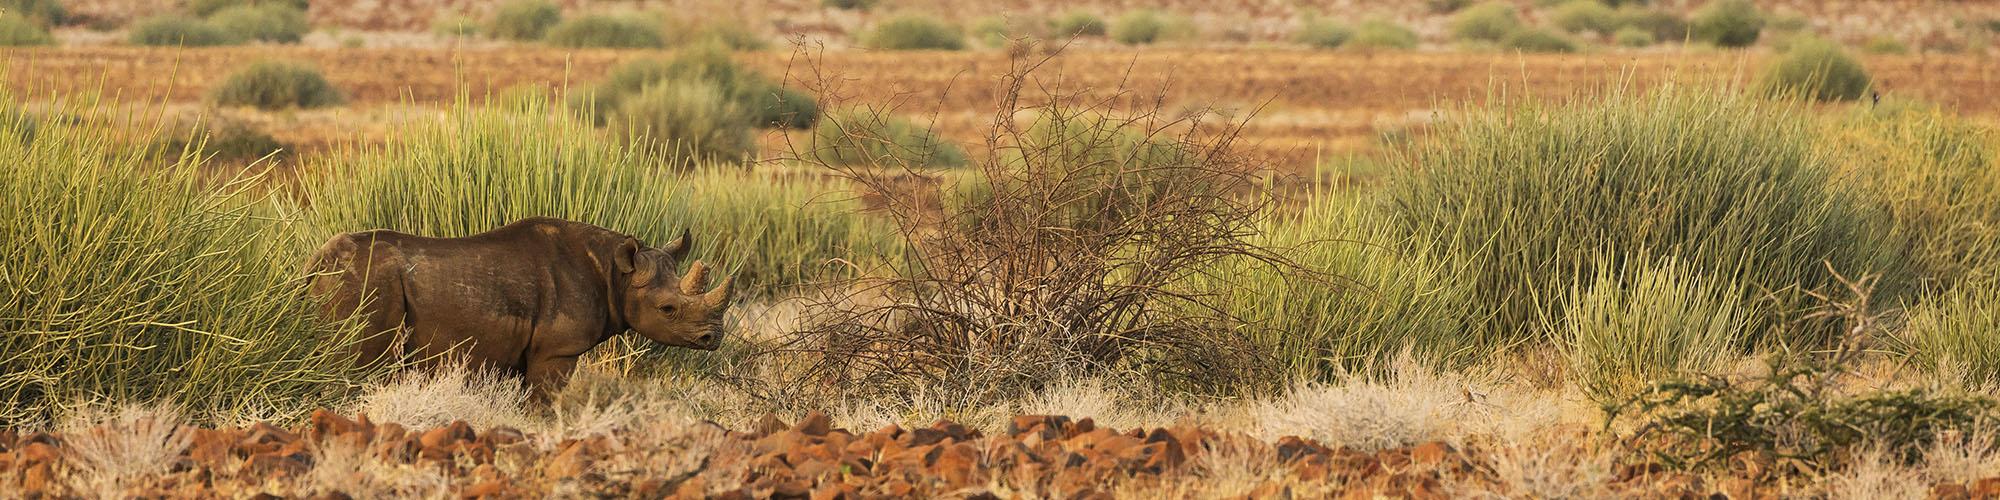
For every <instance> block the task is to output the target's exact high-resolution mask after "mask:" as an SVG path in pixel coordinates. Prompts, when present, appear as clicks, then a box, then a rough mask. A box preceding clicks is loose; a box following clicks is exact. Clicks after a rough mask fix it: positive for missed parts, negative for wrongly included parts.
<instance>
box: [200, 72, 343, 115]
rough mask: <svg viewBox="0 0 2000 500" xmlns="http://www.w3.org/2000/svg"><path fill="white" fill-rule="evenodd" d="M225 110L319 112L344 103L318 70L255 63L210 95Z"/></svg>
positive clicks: (237, 73)
mask: <svg viewBox="0 0 2000 500" xmlns="http://www.w3.org/2000/svg"><path fill="white" fill-rule="evenodd" d="M210 98H211V99H212V100H214V101H215V103H216V104H220V105H224V106H251V107H255V108H258V109H265V110H277V109H286V108H320V107H326V106H334V105H338V104H340V103H341V102H343V101H344V100H345V99H343V98H342V97H341V96H340V90H339V89H336V88H334V87H333V84H331V83H328V82H327V81H326V77H324V76H321V75H320V73H319V69H317V68H314V67H312V66H307V65H305V64H301V63H293V62H284V61H258V62H254V63H251V64H250V65H249V66H246V67H244V68H243V69H241V70H238V71H237V72H236V73H233V74H230V75H229V78H227V79H225V80H223V81H222V84H221V85H218V86H216V88H215V90H214V91H213V92H211V95H210Z"/></svg>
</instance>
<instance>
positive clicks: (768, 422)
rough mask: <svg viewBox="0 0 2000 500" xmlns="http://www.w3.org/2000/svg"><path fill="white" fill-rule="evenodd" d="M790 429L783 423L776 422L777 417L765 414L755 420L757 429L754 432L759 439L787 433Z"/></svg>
mask: <svg viewBox="0 0 2000 500" xmlns="http://www.w3.org/2000/svg"><path fill="white" fill-rule="evenodd" d="M791 428H792V426H789V425H785V422H784V421H782V420H778V416H777V415H772V414H769V413H766V414H764V417H763V418H759V419H757V427H756V429H755V430H754V432H755V433H756V435H757V436H760V437H761V436H768V435H771V434H775V433H779V432H784V431H788V430H791Z"/></svg>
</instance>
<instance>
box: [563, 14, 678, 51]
mask: <svg viewBox="0 0 2000 500" xmlns="http://www.w3.org/2000/svg"><path fill="white" fill-rule="evenodd" d="M542 42H543V43H547V44H549V45H554V46H557V47H571V48H610V49H653V48H660V47H665V46H667V37H666V34H665V33H663V32H661V31H660V22H659V21H658V20H656V19H653V18H650V17H646V16H643V15H636V14H627V15H609V14H593V15H585V16H581V17H573V18H569V19H564V20H562V22H559V23H556V25H555V26H553V27H550V28H549V32H548V34H546V35H543V36H542Z"/></svg>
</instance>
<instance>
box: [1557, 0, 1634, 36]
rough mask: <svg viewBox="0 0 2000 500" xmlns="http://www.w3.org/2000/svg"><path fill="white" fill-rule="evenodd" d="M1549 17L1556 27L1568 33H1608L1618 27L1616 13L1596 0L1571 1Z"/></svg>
mask: <svg viewBox="0 0 2000 500" xmlns="http://www.w3.org/2000/svg"><path fill="white" fill-rule="evenodd" d="M1551 17H1552V19H1553V21H1554V22H1555V25H1556V27H1559V28H1562V29H1563V31H1568V32H1570V33H1582V32H1586V31H1595V32H1598V33H1610V32H1613V31H1617V30H1618V27H1619V26H1620V23H1619V21H1620V20H1619V19H1618V11H1615V10H1612V9H1611V7H1609V6H1606V5H1604V3H1603V2H1599V1H1597V0H1572V1H1571V2H1569V3H1565V4H1563V5H1562V7H1558V8H1556V11H1555V14H1553V15H1552V16H1551Z"/></svg>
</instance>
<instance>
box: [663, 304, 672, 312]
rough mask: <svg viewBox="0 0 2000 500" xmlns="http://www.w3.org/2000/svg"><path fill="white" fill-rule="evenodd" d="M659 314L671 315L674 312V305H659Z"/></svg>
mask: <svg viewBox="0 0 2000 500" xmlns="http://www.w3.org/2000/svg"><path fill="white" fill-rule="evenodd" d="M660 312H663V313H668V314H672V313H673V312H674V305H673V304H665V305H661V306H660Z"/></svg>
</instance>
